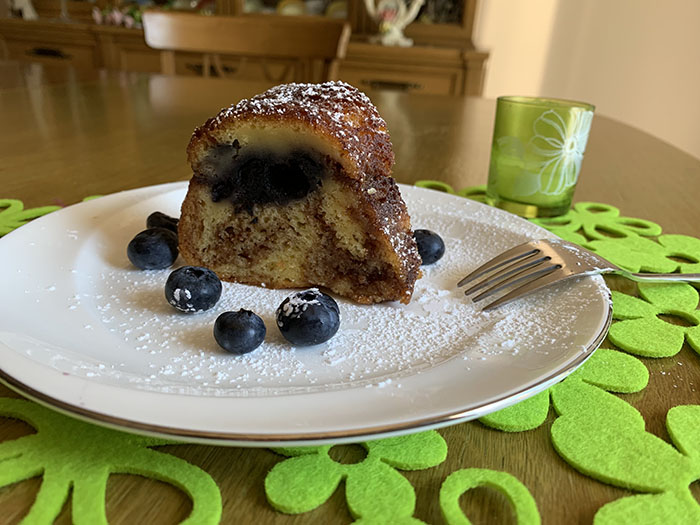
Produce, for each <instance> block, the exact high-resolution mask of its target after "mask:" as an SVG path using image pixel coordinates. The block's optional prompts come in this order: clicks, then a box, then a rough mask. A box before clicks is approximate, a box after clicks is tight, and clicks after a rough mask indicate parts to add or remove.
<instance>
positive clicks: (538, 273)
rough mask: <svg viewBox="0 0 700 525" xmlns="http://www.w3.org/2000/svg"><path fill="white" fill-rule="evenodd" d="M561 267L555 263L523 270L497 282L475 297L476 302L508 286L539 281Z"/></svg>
mask: <svg viewBox="0 0 700 525" xmlns="http://www.w3.org/2000/svg"><path fill="white" fill-rule="evenodd" d="M560 269H561V265H559V264H553V265H550V266H545V267H534V268H532V269H531V271H529V272H526V273H525V272H521V273H519V274H516V275H513V276H512V277H510V278H509V279H506V280H505V281H501V282H499V283H496V284H495V285H494V286H492V287H491V288H489V289H487V290H486V291H484V292H481V293H480V294H479V295H477V296H476V297H474V298H473V301H474V302H477V301H481V300H482V299H486V298H487V297H489V296H491V295H493V294H496V293H498V292H501V291H503V290H505V289H506V288H512V287H513V286H516V285H519V284H521V283H525V285H527V283H529V282H531V281H537V280H538V279H540V278H542V277H545V276H547V275H549V274H551V273H553V272H555V271H557V270H560Z"/></svg>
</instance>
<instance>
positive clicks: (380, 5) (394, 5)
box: [365, 0, 425, 47]
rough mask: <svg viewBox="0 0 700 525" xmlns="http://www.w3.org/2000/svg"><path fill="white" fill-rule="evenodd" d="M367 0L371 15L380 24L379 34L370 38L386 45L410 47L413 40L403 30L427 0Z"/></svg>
mask: <svg viewBox="0 0 700 525" xmlns="http://www.w3.org/2000/svg"><path fill="white" fill-rule="evenodd" d="M407 2H408V0H378V1H377V0H365V6H366V8H367V13H368V14H369V16H370V17H371V18H372V19H373V20H374V21H375V22H377V23H378V24H379V34H378V35H375V36H373V37H371V38H370V41H371V42H373V43H379V44H382V45H384V46H400V47H410V46H412V45H413V40H411V39H410V38H406V37H405V36H404V34H403V30H404V29H405V28H406V26H407V25H408V24H410V23H411V22H413V21H414V20H415V19H416V16H418V11H419V10H420V8H421V6H422V5H423V3H424V2H425V0H410V2H411V3H410V5H407Z"/></svg>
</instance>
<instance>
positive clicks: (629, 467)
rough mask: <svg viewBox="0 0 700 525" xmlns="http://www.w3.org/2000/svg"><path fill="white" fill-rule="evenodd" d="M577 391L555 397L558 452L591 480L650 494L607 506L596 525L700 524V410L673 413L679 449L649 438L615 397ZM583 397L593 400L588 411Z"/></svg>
mask: <svg viewBox="0 0 700 525" xmlns="http://www.w3.org/2000/svg"><path fill="white" fill-rule="evenodd" d="M578 386H579V388H569V389H565V390H556V391H555V392H554V393H553V396H552V398H553V401H554V406H555V409H556V410H557V412H558V413H559V415H560V417H559V418H557V419H556V421H554V423H553V425H552V429H551V434H552V444H553V445H554V448H555V449H556V451H557V452H558V453H559V455H561V456H562V457H563V458H564V459H565V460H566V461H567V462H568V463H569V464H570V465H571V466H572V467H574V468H575V469H576V470H578V471H579V472H581V473H582V474H584V475H586V476H590V477H592V478H595V479H598V480H600V481H603V482H604V483H608V484H611V485H615V486H618V487H622V488H625V489H631V490H636V491H639V492H643V493H646V494H644V495H635V496H628V497H625V498H621V499H618V500H616V501H613V502H612V503H608V504H606V505H604V506H603V507H602V508H600V509H599V510H598V512H597V513H596V515H595V518H594V523H596V525H627V524H629V525H645V524H650V525H651V524H658V523H673V524H674V525H684V524H687V525H691V524H697V523H700V505H698V502H697V501H696V500H695V498H694V497H693V495H692V493H691V492H690V487H689V485H690V484H691V483H693V482H694V481H696V480H698V479H700V441H698V436H700V406H697V405H688V406H676V407H674V408H672V409H671V410H669V412H668V414H667V417H666V425H667V428H668V432H669V435H670V436H671V440H672V441H673V443H674V445H675V446H676V448H674V447H673V446H671V445H669V444H668V443H666V442H665V441H664V440H662V439H660V438H658V437H656V436H655V435H653V434H651V433H649V432H646V431H645V424H644V419H643V418H642V416H641V414H640V413H639V412H638V411H637V410H636V409H635V408H634V407H632V406H631V405H629V404H627V403H625V402H624V401H622V400H620V399H619V398H617V397H616V396H610V395H609V396H607V397H603V396H595V397H594V396H591V393H590V387H589V386H588V385H584V384H583V383H581V384H580V385H578ZM581 397H586V398H587V402H586V404H585V410H581V402H580V398H581ZM676 449H677V450H676Z"/></svg>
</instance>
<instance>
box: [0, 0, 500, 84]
mask: <svg viewBox="0 0 700 525" xmlns="http://www.w3.org/2000/svg"><path fill="white" fill-rule="evenodd" d="M458 1H462V2H463V4H462V6H461V9H460V13H461V15H460V16H461V18H460V20H459V23H450V24H430V23H423V22H415V23H413V24H411V25H410V26H409V27H407V30H406V35H407V36H408V37H409V38H412V39H413V40H414V42H415V45H414V46H413V47H387V46H381V45H378V44H371V43H369V41H368V40H369V37H370V36H371V35H373V34H375V33H376V26H375V24H374V22H373V21H372V20H371V19H370V18H369V16H368V15H367V13H366V12H365V7H364V4H363V2H362V0H349V2H348V10H347V18H348V21H349V22H350V24H351V26H352V30H353V36H352V39H351V42H350V44H349V46H348V50H347V55H346V58H345V59H344V60H343V61H342V62H341V66H340V71H339V76H340V79H342V80H345V81H346V82H349V83H351V84H353V85H356V86H357V87H358V88H360V89H383V90H398V91H407V92H415V93H424V94H448V95H481V93H482V88H483V78H484V72H485V64H486V61H487V60H488V53H485V52H481V51H478V50H476V49H475V48H474V45H473V43H472V40H471V34H472V27H473V23H474V13H475V9H476V0H458ZM34 2H35V5H36V6H37V7H38V9H37V12H38V13H39V14H40V16H41V15H42V14H43V15H44V16H51V15H56V14H57V13H59V12H60V10H57V9H55V7H56V6H57V5H58V0H34ZM93 5H95V4H91V3H87V2H77V1H71V2H69V14H70V16H71V18H74V14H73V13H71V7H72V9H73V11H74V12H76V13H77V12H80V13H81V20H82V21H80V22H72V23H65V22H61V21H60V20H56V19H55V18H54V19H51V20H49V19H44V18H40V19H39V20H32V21H25V20H21V19H13V18H0V40H2V42H0V52H3V50H4V55H5V58H9V59H15V60H23V61H39V62H51V63H62V64H67V65H72V66H74V67H77V68H107V69H120V70H129V71H146V72H157V71H159V70H160V60H159V53H158V52H157V51H155V50H153V49H151V48H149V47H148V46H147V45H146V43H145V41H144V38H143V31H142V30H141V29H127V28H125V27H115V26H106V25H97V24H93V23H84V22H87V20H85V19H86V18H87V15H86V13H88V11H87V10H86V6H93ZM216 11H217V12H218V13H220V14H226V15H232V16H242V15H243V13H244V4H243V0H217V3H216ZM270 16H280V15H274V14H272V15H270ZM74 20H76V18H74ZM2 44H4V45H2ZM226 58H227V57H223V59H224V62H225V61H226ZM228 58H229V59H230V60H231V62H232V63H233V60H234V59H233V57H228ZM179 59H181V60H180V66H179V67H178V73H182V74H196V73H197V65H196V62H197V57H196V56H186V55H185V56H182V57H179ZM200 69H201V68H200Z"/></svg>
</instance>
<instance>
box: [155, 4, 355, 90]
mask: <svg viewBox="0 0 700 525" xmlns="http://www.w3.org/2000/svg"><path fill="white" fill-rule="evenodd" d="M143 30H144V36H145V39H146V43H147V44H148V45H149V46H150V47H152V48H154V49H158V50H161V71H162V72H163V73H164V74H166V75H174V74H175V73H176V60H175V56H176V52H177V53H198V54H202V55H203V66H202V72H203V74H204V76H209V75H210V74H211V71H212V70H213V72H214V73H215V74H216V75H217V76H222V77H226V76H230V75H229V74H228V71H227V70H233V71H235V72H236V73H240V71H241V70H242V69H243V66H244V65H245V64H246V63H247V62H254V63H257V64H258V66H260V67H261V68H262V72H263V76H264V77H265V78H264V80H267V81H275V82H282V81H289V80H291V81H297V82H321V81H325V80H335V79H337V75H338V64H339V60H340V59H342V58H344V57H345V51H346V49H347V45H348V41H349V39H350V25H349V24H348V23H347V22H346V21H343V20H334V19H323V18H314V17H291V16H259V15H258V16H255V15H250V16H247V15H243V16H235V17H234V16H204V15H198V14H191V13H178V12H164V11H146V12H145V13H144V14H143ZM222 55H226V56H235V57H236V59H235V60H233V61H231V60H229V61H228V65H227V66H225V65H224V61H223V60H222ZM280 64H282V65H283V66H284V67H282V71H281V73H279V69H280V67H279V66H280ZM275 66H276V67H277V73H276V74H273V69H274V67H275ZM290 72H291V78H289V77H290Z"/></svg>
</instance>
